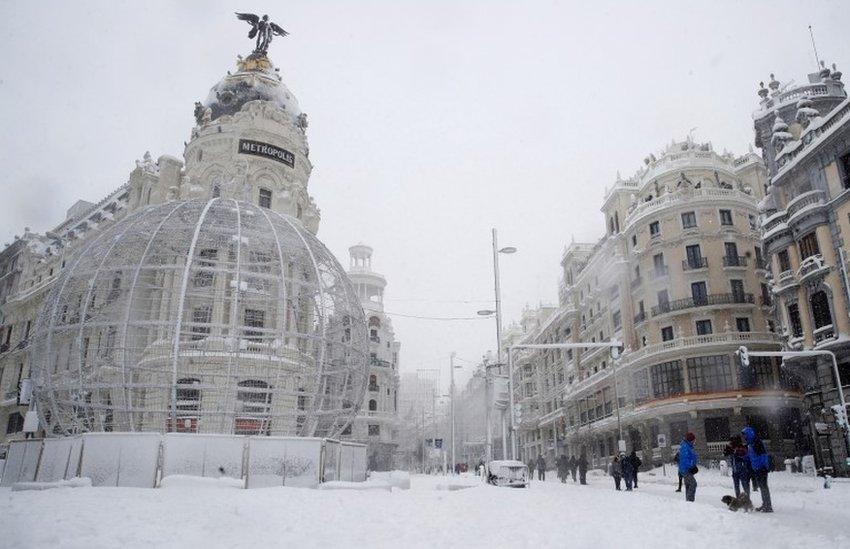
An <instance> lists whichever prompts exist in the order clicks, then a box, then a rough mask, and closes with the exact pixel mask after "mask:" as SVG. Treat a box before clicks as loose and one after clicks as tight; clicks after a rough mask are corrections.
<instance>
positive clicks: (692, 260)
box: [682, 257, 708, 271]
mask: <svg viewBox="0 0 850 549" xmlns="http://www.w3.org/2000/svg"><path fill="white" fill-rule="evenodd" d="M698 269H708V258H707V257H689V258H688V259H685V260H684V261H682V270H683V271H696V270H698Z"/></svg>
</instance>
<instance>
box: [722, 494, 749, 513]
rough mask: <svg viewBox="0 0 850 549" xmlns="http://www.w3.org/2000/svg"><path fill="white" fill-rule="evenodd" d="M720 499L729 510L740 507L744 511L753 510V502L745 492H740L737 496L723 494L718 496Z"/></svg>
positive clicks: (735, 509)
mask: <svg viewBox="0 0 850 549" xmlns="http://www.w3.org/2000/svg"><path fill="white" fill-rule="evenodd" d="M720 501H722V502H723V503H725V504H726V505H727V507H729V510H730V511H737V510H738V509H742V510H743V511H744V512H745V513H749V512H750V511H752V510H753V502H752V501H750V496H748V495H747V493H746V492H741V494H740V495H739V496H738V497H735V496H723V497H722V498H720Z"/></svg>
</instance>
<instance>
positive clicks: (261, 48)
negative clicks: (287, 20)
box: [236, 12, 289, 57]
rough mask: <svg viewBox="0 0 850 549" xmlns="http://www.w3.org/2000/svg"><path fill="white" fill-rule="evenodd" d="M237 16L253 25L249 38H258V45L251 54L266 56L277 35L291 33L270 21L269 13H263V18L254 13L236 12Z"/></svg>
mask: <svg viewBox="0 0 850 549" xmlns="http://www.w3.org/2000/svg"><path fill="white" fill-rule="evenodd" d="M236 18H237V19H239V20H240V21H245V22H247V23H248V24H249V25H251V31H250V32H249V33H248V38H255V37H256V39H257V47H255V48H254V52H253V53H252V54H251V55H255V56H258V57H259V56H262V57H265V55H266V53H268V51H269V44H271V42H272V38H273V37H275V36H286V35H288V34H289V33H288V32H286V31H285V30H283V29H282V28H281V27H280V26H279V25H278V24H277V23H273V22H271V21H269V16H268V15H263V17H262V18H261V17H260V16H258V15H255V14H253V13H238V12H237V13H236Z"/></svg>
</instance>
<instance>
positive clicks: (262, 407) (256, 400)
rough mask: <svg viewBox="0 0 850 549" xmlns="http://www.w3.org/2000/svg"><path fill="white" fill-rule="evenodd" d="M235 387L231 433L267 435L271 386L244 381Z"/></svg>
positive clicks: (262, 382) (269, 424) (256, 381)
mask: <svg viewBox="0 0 850 549" xmlns="http://www.w3.org/2000/svg"><path fill="white" fill-rule="evenodd" d="M237 386H238V387H239V389H238V390H237V391H236V410H235V412H236V419H235V422H234V426H233V433H234V434H237V435H268V434H269V432H270V428H271V418H270V417H269V415H270V413H271V403H272V392H271V386H270V385H269V384H268V383H266V382H265V381H261V380H258V379H246V380H245V381H240V382H239V383H237Z"/></svg>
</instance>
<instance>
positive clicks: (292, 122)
mask: <svg viewBox="0 0 850 549" xmlns="http://www.w3.org/2000/svg"><path fill="white" fill-rule="evenodd" d="M306 129H307V117H306V115H305V114H304V113H303V112H302V111H301V109H300V107H299V105H298V101H297V100H296V98H295V97H294V96H293V94H292V93H291V92H290V91H289V90H288V89H287V87H286V85H285V84H284V83H283V81H282V78H281V77H280V75H279V71H278V69H276V68H275V67H274V66H273V64H272V63H271V61H270V60H269V59H268V57H267V56H266V55H265V52H264V51H262V52H257V51H255V52H254V53H253V54H252V55H250V56H248V57H247V58H244V59H243V58H242V57H239V59H238V62H237V67H236V71H235V72H233V73H231V72H229V71H228V73H227V75H226V76H224V77H223V78H222V79H221V81H219V82H218V83H217V84H215V85H214V86H213V88H212V89H211V90H210V93H209V95H208V97H207V98H206V100H205V101H203V102H199V103H196V105H195V125H194V127H193V128H192V129H191V133H190V140H189V142H188V143H187V144H186V147H185V150H184V152H183V158H182V159H178V158H175V157H172V156H167V155H163V156H160V157H159V158H158V159H156V160H154V159H153V158H152V157H151V156H150V155H149V154H147V153H146V154H145V156H144V158H143V159H142V160H140V161H137V162H136V168H135V169H134V170H133V171H132V172H131V174H130V176H129V180H128V181H127V182H126V183H125V184H124V185H121V186H120V187H119V188H117V189H116V190H115V191H113V192H111V193H110V194H109V195H107V196H106V197H104V198H103V199H101V200H100V201H98V202H96V203H92V202H86V201H82V200H80V201H78V202H77V203H76V204H74V205H73V206H72V207H71V208H70V209H69V210H68V212H67V215H66V218H65V219H64V220H62V221H61V222H60V223H58V224H57V225H56V227H55V228H54V229H53V230H51V231H48V232H46V233H44V234H35V233H32V232H30V231H29V230H27V231H25V233H24V234H23V235H22V236H20V237H17V238H16V239H15V242H14V243H12V244H11V245H9V246H7V247H6V248H5V249H4V250H3V251H2V252H0V397H2V401H0V422H2V425H3V426H5V431H4V432H3V439H2V440H3V441H4V442H5V441H8V440H10V439H14V438H22V437H23V436H24V434H23V432H22V431H23V427H24V418H25V417H26V412H27V411H28V410H29V411H37V414H38V417H39V419H40V422H39V424H40V427H39V431H38V432H37V433H36V435H39V434H42V433H43V434H47V435H63V434H75V433H79V432H87V431H152V432H166V431H169V432H175V431H176V432H188V433H228V434H231V433H232V434H253V435H303V436H338V435H340V434H341V433H342V432H343V431H344V430H345V429H346V428H347V427H348V426H349V424H350V423H351V421H353V419H354V417H355V415H356V413H357V410H358V409H359V407H360V405H361V402H362V401H363V398H364V394H365V391H366V388H367V382H368V371H369V363H368V352H369V351H368V338H367V332H366V321H365V317H364V315H363V309H362V306H361V299H360V297H359V296H358V294H357V293H356V291H355V288H354V286H353V285H352V284H351V282H350V281H349V279H348V277H347V275H346V272H345V270H344V268H343V267H342V266H341V265H340V264H339V262H338V261H337V260H336V259H335V258H334V257H333V255H332V254H331V253H330V252H329V251H328V249H327V248H325V246H324V245H323V244H322V243H321V242H320V241H319V240H318V239H317V238H316V236H315V235H316V232H317V231H318V227H319V219H320V214H319V210H318V208H317V207H316V205H315V203H314V201H313V199H312V198H311V197H310V195H309V192H308V183H309V177H310V172H311V170H312V164H311V162H310V158H309V147H308V144H307V135H306ZM31 389H32V391H31ZM31 394H32V395H34V396H33V397H32V398H30V396H31ZM30 415H32V414H30Z"/></svg>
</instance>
